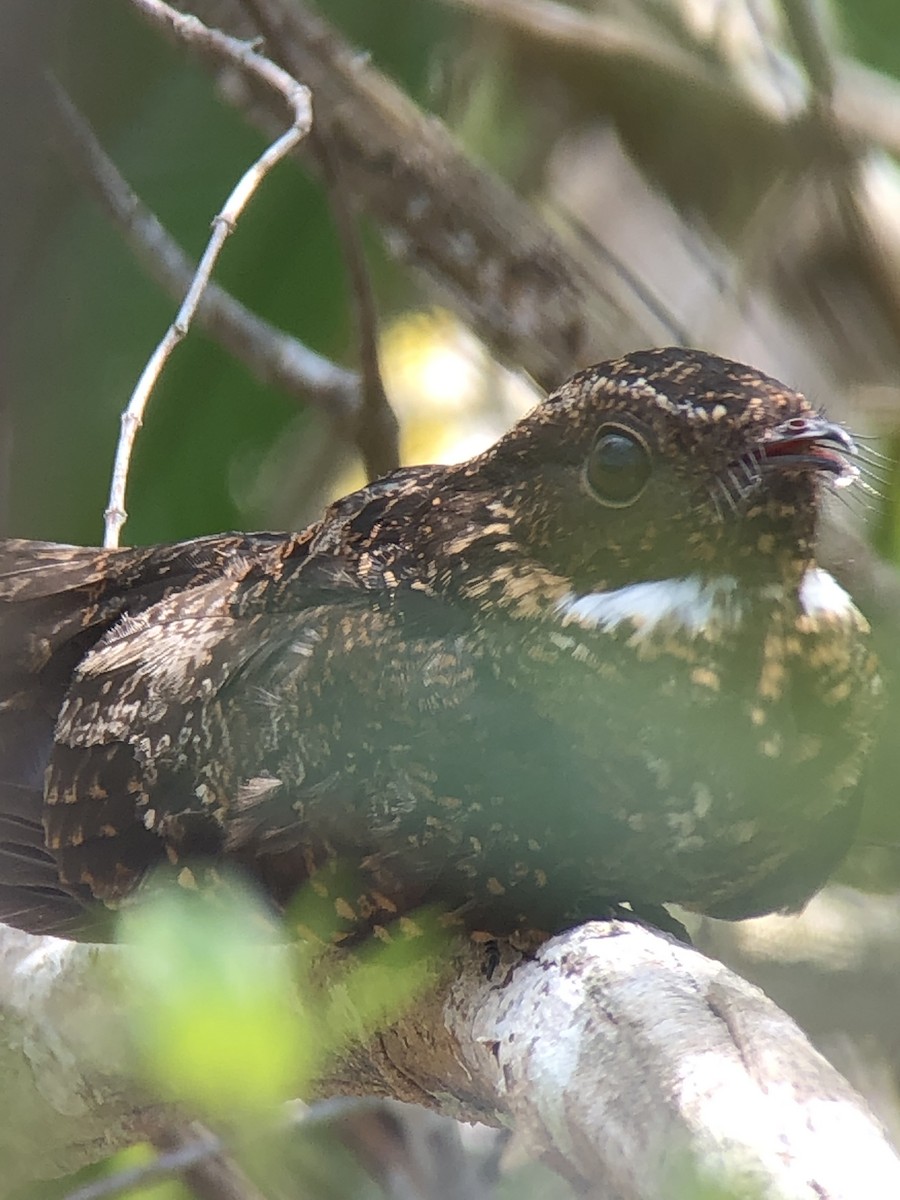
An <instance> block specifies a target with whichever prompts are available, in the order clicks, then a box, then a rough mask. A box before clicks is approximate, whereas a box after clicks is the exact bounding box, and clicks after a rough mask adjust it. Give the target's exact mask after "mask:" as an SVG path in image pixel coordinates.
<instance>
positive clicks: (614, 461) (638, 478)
mask: <svg viewBox="0 0 900 1200" xmlns="http://www.w3.org/2000/svg"><path fill="white" fill-rule="evenodd" d="M650 465H651V464H650V452H649V450H648V449H647V447H646V446H645V445H644V443H643V442H642V441H641V439H640V438H639V437H637V436H636V435H635V434H633V433H630V432H629V431H628V430H627V429H621V428H619V427H618V426H616V425H604V426H603V428H602V429H601V430H600V432H599V434H598V435H597V440H596V442H594V448H593V450H592V451H591V455H590V458H589V459H588V460H587V464H586V466H585V477H586V478H587V481H588V485H589V487H590V489H591V491H592V492H593V493H594V495H595V496H596V497H597V499H598V500H600V501H601V502H602V503H603V504H608V505H610V506H611V507H612V508H625V507H626V506H627V505H629V504H633V503H634V502H635V500H637V498H638V496H640V494H641V492H642V491H643V490H644V488H645V487H646V485H647V480H648V479H649V478H650Z"/></svg>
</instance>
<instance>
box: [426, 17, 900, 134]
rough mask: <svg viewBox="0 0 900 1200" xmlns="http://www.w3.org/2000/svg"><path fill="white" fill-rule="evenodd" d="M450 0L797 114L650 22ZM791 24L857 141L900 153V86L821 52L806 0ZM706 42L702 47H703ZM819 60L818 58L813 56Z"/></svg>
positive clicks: (752, 103) (547, 41)
mask: <svg viewBox="0 0 900 1200" xmlns="http://www.w3.org/2000/svg"><path fill="white" fill-rule="evenodd" d="M443 3H444V4H449V5H452V6H453V7H456V8H464V9H468V10H469V11H471V12H474V13H476V14H477V15H478V16H480V17H482V18H484V19H485V20H490V21H493V22H495V23H497V24H500V25H503V26H505V27H506V28H508V29H510V30H512V31H514V32H516V33H518V34H520V35H524V36H526V37H528V38H530V39H533V40H534V41H536V42H540V43H541V44H543V45H549V46H555V47H557V48H559V49H564V50H569V51H570V52H571V53H572V54H575V55H578V56H579V57H581V56H584V55H589V56H593V57H595V58H605V59H625V60H628V61H632V62H634V63H635V65H636V66H638V67H647V68H650V69H651V70H655V71H658V72H660V73H662V74H665V75H667V76H668V77H669V78H670V79H671V80H672V82H673V83H678V84H681V85H689V86H690V87H692V88H699V89H701V90H702V91H707V90H708V91H709V92H710V93H711V94H710V97H709V99H710V102H713V103H714V102H715V93H718V94H719V95H720V96H721V97H723V98H727V100H728V103H729V104H730V105H733V106H743V107H745V108H747V109H749V110H751V111H752V112H753V113H754V114H755V115H756V116H758V117H760V118H762V119H764V120H766V121H769V122H772V123H774V124H777V125H784V124H786V123H789V122H791V121H793V120H794V119H795V117H796V116H797V113H796V111H795V110H794V109H793V108H791V107H785V106H781V107H779V106H777V105H774V104H772V103H770V102H767V101H766V100H765V99H764V97H763V96H762V95H760V94H757V93H756V92H754V91H752V90H750V89H748V88H746V87H745V88H741V87H739V86H738V81H737V80H736V79H733V78H729V76H728V74H727V70H726V67H725V65H724V64H723V65H722V66H721V67H717V66H716V65H714V64H712V63H711V62H710V59H709V57H708V55H706V54H703V55H701V53H700V52H699V47H698V52H697V53H693V52H692V51H691V50H690V49H688V48H685V47H683V46H678V45H674V44H672V43H671V42H667V41H666V38H665V36H661V35H659V34H658V33H657V32H656V31H654V30H653V29H652V28H650V29H646V30H645V29H643V28H642V27H641V25H640V24H639V23H637V22H634V21H627V22H626V21H624V20H622V19H620V18H616V17H614V16H609V15H608V14H605V13H586V12H582V11H581V10H579V9H575V8H571V7H570V6H569V5H567V4H562V3H559V2H558V0H443ZM789 8H790V12H789V18H790V25H791V29H792V32H793V34H794V36H795V38H796V40H797V48H798V50H799V52H800V54H801V56H802V57H804V59H805V61H806V66H807V68H808V69H809V68H810V67H811V68H812V70H811V72H810V78H811V80H812V81H813V83H814V85H815V86H816V87H818V88H819V89H820V90H822V89H823V88H824V90H826V91H828V92H829V93H833V111H834V118H835V121H836V123H837V125H838V127H839V128H840V129H841V131H842V133H843V134H844V135H845V136H846V137H848V138H850V139H852V140H857V141H865V142H868V143H871V144H874V145H878V146H882V147H883V148H884V149H885V150H888V151H890V152H891V153H892V154H900V85H898V84H897V83H896V82H895V81H894V80H892V79H890V78H888V77H887V76H886V75H882V74H880V73H879V72H877V71H873V70H871V69H870V68H867V67H863V66H861V65H860V64H859V63H857V62H854V61H853V60H852V59H847V58H844V57H842V56H840V55H832V54H830V53H826V55H825V57H820V56H819V54H818V51H820V50H822V49H823V48H825V49H827V44H826V43H825V42H824V39H823V38H822V33H821V29H820V28H819V26H818V24H817V22H816V20H815V17H814V15H813V16H810V14H809V11H808V8H809V6H808V5H807V3H806V0H793V2H792V3H791V4H790V5H789ZM706 49H708V48H706V47H704V50H706ZM813 59H815V62H813V61H812V60H813Z"/></svg>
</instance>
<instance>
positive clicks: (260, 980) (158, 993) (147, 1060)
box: [120, 885, 321, 1116]
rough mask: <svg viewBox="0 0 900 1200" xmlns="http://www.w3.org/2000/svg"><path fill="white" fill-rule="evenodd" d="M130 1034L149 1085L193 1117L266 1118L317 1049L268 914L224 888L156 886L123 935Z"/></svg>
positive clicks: (300, 1080) (238, 891) (309, 1066)
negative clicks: (187, 1107) (190, 1109)
mask: <svg viewBox="0 0 900 1200" xmlns="http://www.w3.org/2000/svg"><path fill="white" fill-rule="evenodd" d="M120 936H121V940H122V941H123V943H124V947H125V973H126V980H127V984H128V985H129V990H130V995H131V1002H132V1005H133V1014H132V1015H133V1032H134V1036H135V1039H136V1041H137V1044H138V1047H139V1049H140V1051H141V1052H142V1055H143V1060H144V1065H145V1068H146V1071H147V1074H148V1077H149V1078H150V1080H151V1081H152V1082H153V1083H154V1084H155V1086H156V1087H157V1088H158V1089H159V1091H160V1093H161V1094H162V1095H164V1096H167V1097H170V1098H173V1099H180V1100H183V1101H188V1102H189V1103H191V1104H192V1105H194V1106H196V1107H198V1108H199V1109H200V1110H201V1111H203V1112H205V1113H208V1114H213V1115H218V1116H225V1115H226V1114H229V1115H231V1116H233V1115H234V1114H236V1113H237V1114H241V1113H243V1114H246V1113H248V1112H249V1113H254V1112H256V1113H260V1114H263V1113H265V1112H267V1111H269V1110H270V1109H271V1108H272V1107H273V1106H274V1105H276V1104H278V1103H279V1102H280V1101H283V1100H286V1099H288V1098H289V1097H291V1096H293V1095H296V1094H297V1093H298V1091H300V1090H302V1087H303V1085H304V1084H305V1083H308V1081H309V1078H310V1076H311V1074H312V1072H313V1070H314V1067H315V1065H316V1062H317V1061H318V1057H319V1053H320V1051H321V1047H319V1046H317V1045H316V1043H315V1041H314V1039H313V1037H312V1036H311V1029H310V1026H309V1025H308V1024H307V1022H305V1021H304V1014H303V1007H302V1001H301V999H300V997H299V996H298V995H297V992H296V990H295V986H294V980H293V976H292V971H291V966H290V961H289V958H288V956H287V955H286V954H285V953H284V948H283V947H279V946H278V944H277V943H276V940H275V937H274V930H273V927H272V922H271V919H270V916H269V914H268V913H267V912H266V910H265V909H264V908H263V907H262V905H261V904H260V903H259V901H258V900H257V899H256V898H255V897H254V896H252V895H251V894H250V893H249V892H248V891H246V889H242V888H239V887H238V886H237V885H231V886H229V887H227V888H225V887H223V888H221V889H217V890H216V892H215V894H214V895H213V896H212V897H210V898H208V899H207V898H206V897H203V896H198V895H194V894H189V893H182V892H179V891H178V890H176V889H172V890H161V891H159V892H158V893H155V894H153V895H151V896H150V898H149V899H148V900H147V901H146V902H145V903H143V904H141V905H139V906H136V907H135V908H133V909H129V910H128V911H127V912H126V913H125V914H124V916H123V918H122V922H121V930H120Z"/></svg>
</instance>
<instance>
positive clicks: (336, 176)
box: [313, 130, 400, 479]
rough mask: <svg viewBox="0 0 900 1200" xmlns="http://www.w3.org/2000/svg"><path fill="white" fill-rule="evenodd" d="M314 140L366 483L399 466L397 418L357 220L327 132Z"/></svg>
mask: <svg viewBox="0 0 900 1200" xmlns="http://www.w3.org/2000/svg"><path fill="white" fill-rule="evenodd" d="M313 141H314V144H315V146H316V148H317V150H318V153H319V163H320V165H321V168H322V174H323V176H324V179H325V183H326V185H327V188H328V199H329V203H330V205H331V215H332V218H333V220H334V224H335V228H336V230H337V234H338V238H339V240H340V244H341V250H342V251H343V255H344V264H345V266H346V269H347V278H348V282H349V284H350V293H351V295H352V297H353V306H354V309H355V312H356V332H357V338H358V340H359V363H360V371H361V374H362V385H363V386H362V405H361V407H360V412H359V417H358V419H357V434H356V442H357V444H358V446H359V448H360V452H361V454H362V457H363V464H364V466H365V469H366V474H367V475H368V477H369V479H377V478H378V477H379V476H380V475H386V474H387V473H388V471H393V470H394V468H395V467H398V466H399V465H400V448H399V443H398V433H399V429H398V425H397V418H396V416H395V415H394V411H393V409H392V408H391V405H390V401H389V400H388V397H387V393H386V392H385V390H384V381H383V379H382V377H381V368H380V366H379V363H378V319H377V316H376V313H375V299H374V296H373V295H372V282H371V279H370V277H369V270H368V267H367V265H366V254H365V250H364V248H363V244H362V238H361V237H360V235H359V227H358V226H357V223H356V216H355V214H354V213H353V212H352V211H351V208H350V205H349V203H348V199H347V192H346V190H345V186H344V183H343V179H342V175H341V165H340V158H339V157H338V155H336V154H335V153H334V149H333V147H332V145H331V142H330V140H329V137H328V135H327V134H325V133H322V132H321V131H320V130H316V132H315V134H314V136H313Z"/></svg>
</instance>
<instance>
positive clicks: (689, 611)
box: [556, 567, 856, 634]
mask: <svg viewBox="0 0 900 1200" xmlns="http://www.w3.org/2000/svg"><path fill="white" fill-rule="evenodd" d="M759 595H760V597H761V598H764V599H766V600H769V601H771V600H774V599H777V598H778V597H777V595H776V594H775V593H774V591H773V589H772V588H771V587H768V588H765V589H763V591H762V592H760V593H759ZM798 599H799V603H800V610H801V612H802V613H804V614H805V615H807V616H815V617H829V616H830V617H832V618H835V619H838V620H840V619H842V618H847V617H851V616H854V617H855V615H856V608H855V607H854V604H853V601H852V600H851V599H850V597H849V595H848V594H847V593H846V592H845V591H844V589H843V588H842V587H841V586H840V584H838V583H837V582H836V580H834V579H833V578H832V576H831V575H829V574H828V572H827V571H822V570H820V569H819V568H818V567H815V568H813V569H811V570H810V571H807V573H806V575H805V576H804V578H803V582H802V583H801V585H800V590H799V593H798ZM744 611H745V604H744V602H743V600H742V597H741V596H740V595H739V589H738V583H737V580H736V579H735V578H734V577H733V576H730V575H722V576H718V577H717V578H714V579H701V578H699V577H698V576H696V575H689V576H687V577H685V578H683V579H653V580H649V581H647V582H644V583H632V584H629V585H628V586H627V587H622V588H616V589H615V590H614V591H609V592H587V593H585V594H584V595H583V596H576V595H575V593H574V592H569V593H567V594H566V595H565V596H563V597H562V599H561V600H559V601H557V604H556V613H557V614H558V616H560V617H561V618H562V624H563V625H580V626H581V627H582V628H583V629H603V630H612V629H616V628H617V627H618V626H619V625H623V624H625V623H626V622H627V623H628V624H629V625H631V626H632V628H633V629H635V630H636V631H640V633H641V634H647V633H651V632H652V631H653V630H654V629H656V627H657V626H660V625H663V626H669V627H671V628H678V629H681V630H686V631H687V632H689V633H691V634H696V633H699V632H700V630H701V629H708V628H709V627H710V626H715V627H717V628H719V629H722V628H725V629H736V628H737V627H738V626H739V625H740V623H741V621H742V619H743V617H744Z"/></svg>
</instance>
